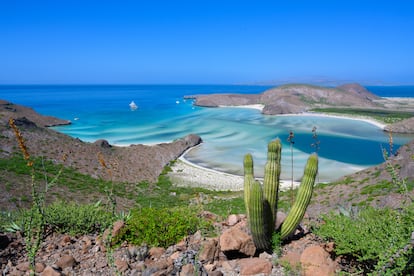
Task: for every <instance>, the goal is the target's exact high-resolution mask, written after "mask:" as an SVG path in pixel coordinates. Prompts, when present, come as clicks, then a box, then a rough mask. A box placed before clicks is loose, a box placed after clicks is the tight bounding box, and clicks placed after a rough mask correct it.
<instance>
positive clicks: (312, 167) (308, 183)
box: [280, 154, 318, 240]
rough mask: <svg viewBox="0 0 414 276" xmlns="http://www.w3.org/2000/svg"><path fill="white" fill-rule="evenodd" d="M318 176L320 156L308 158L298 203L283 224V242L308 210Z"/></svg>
mask: <svg viewBox="0 0 414 276" xmlns="http://www.w3.org/2000/svg"><path fill="white" fill-rule="evenodd" d="M317 174H318V156H317V155H316V154H312V155H311V156H309V158H308V162H307V163H306V167H305V171H304V173H303V177H302V182H301V183H300V186H299V190H298V193H297V196H296V201H295V203H294V204H293V206H292V209H291V210H290V212H289V214H288V216H287V217H286V219H285V221H284V222H283V224H282V227H281V230H280V238H281V239H282V240H283V239H285V238H287V237H288V236H289V235H290V234H291V233H292V232H293V231H295V229H296V227H297V226H298V224H299V222H300V221H301V220H302V218H303V215H305V211H306V209H307V208H308V205H309V202H310V200H311V197H312V192H313V185H314V183H315V178H316V175H317Z"/></svg>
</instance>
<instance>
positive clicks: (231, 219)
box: [227, 214, 239, 226]
mask: <svg viewBox="0 0 414 276" xmlns="http://www.w3.org/2000/svg"><path fill="white" fill-rule="evenodd" d="M238 222H239V217H238V216H237V215H234V214H232V215H230V216H229V217H228V218H227V225H228V226H234V225H235V224H236V223H238Z"/></svg>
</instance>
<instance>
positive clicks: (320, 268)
mask: <svg viewBox="0 0 414 276" xmlns="http://www.w3.org/2000/svg"><path fill="white" fill-rule="evenodd" d="M300 263H301V265H302V270H303V275H304V276H313V275H319V276H330V275H335V269H336V265H335V262H334V261H333V260H332V259H331V258H330V256H329V253H328V252H326V251H325V249H323V248H322V247H321V246H319V245H313V246H310V247H307V248H306V249H305V250H304V251H303V253H302V255H301V257H300Z"/></svg>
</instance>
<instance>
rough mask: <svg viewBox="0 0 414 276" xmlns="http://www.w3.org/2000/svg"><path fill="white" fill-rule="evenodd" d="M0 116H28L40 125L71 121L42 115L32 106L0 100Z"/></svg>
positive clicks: (56, 124)
mask: <svg viewBox="0 0 414 276" xmlns="http://www.w3.org/2000/svg"><path fill="white" fill-rule="evenodd" d="M0 117H5V118H7V119H9V118H15V119H17V118H30V121H31V122H33V123H35V124H36V125H38V126H41V127H50V126H59V125H69V124H70V123H71V122H70V121H68V120H62V119H59V118H56V117H52V116H43V115H41V114H39V113H37V112H36V111H34V110H33V109H32V108H29V107H25V106H21V105H17V104H13V103H11V102H8V101H5V100H0Z"/></svg>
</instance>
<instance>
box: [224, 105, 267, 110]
mask: <svg viewBox="0 0 414 276" xmlns="http://www.w3.org/2000/svg"><path fill="white" fill-rule="evenodd" d="M218 107H231V108H250V109H257V110H260V111H263V108H264V107H265V106H264V105H263V104H246V105H219V106H218Z"/></svg>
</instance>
